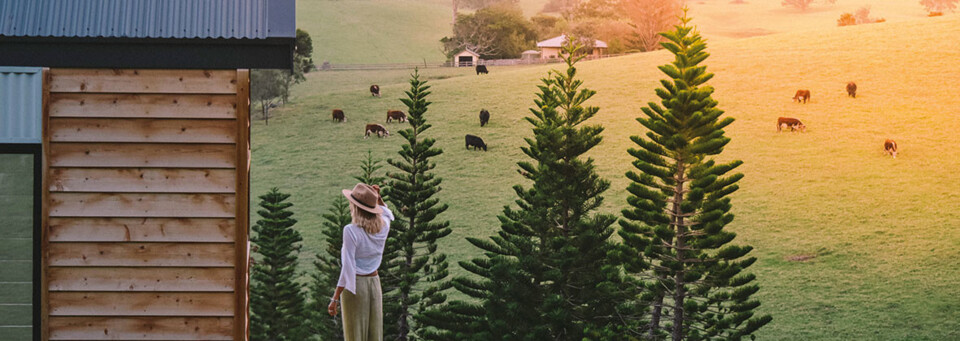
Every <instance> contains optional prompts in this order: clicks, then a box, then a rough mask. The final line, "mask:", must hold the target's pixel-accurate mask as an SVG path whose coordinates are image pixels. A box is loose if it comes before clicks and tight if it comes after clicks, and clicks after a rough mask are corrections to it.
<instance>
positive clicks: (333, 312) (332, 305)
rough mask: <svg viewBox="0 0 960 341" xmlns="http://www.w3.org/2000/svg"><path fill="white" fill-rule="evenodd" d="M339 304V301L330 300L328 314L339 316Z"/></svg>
mask: <svg viewBox="0 0 960 341" xmlns="http://www.w3.org/2000/svg"><path fill="white" fill-rule="evenodd" d="M337 303H340V302H338V301H334V300H330V305H328V306H327V313H328V314H330V316H337Z"/></svg>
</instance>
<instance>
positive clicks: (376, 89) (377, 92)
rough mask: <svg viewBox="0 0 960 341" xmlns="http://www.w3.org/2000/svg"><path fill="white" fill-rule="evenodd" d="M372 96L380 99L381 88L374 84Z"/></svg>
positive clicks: (371, 89) (371, 87)
mask: <svg viewBox="0 0 960 341" xmlns="http://www.w3.org/2000/svg"><path fill="white" fill-rule="evenodd" d="M370 96H373V97H380V86H378V85H376V84H374V85H371V86H370Z"/></svg>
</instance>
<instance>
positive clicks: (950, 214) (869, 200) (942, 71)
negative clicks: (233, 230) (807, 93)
mask: <svg viewBox="0 0 960 341" xmlns="http://www.w3.org/2000/svg"><path fill="white" fill-rule="evenodd" d="M695 20H696V19H695ZM694 24H696V21H694ZM958 34H960V18H957V17H955V16H954V17H942V18H930V19H921V20H915V21H907V22H900V23H884V24H873V25H861V26H854V27H845V28H830V29H824V30H818V31H808V32H797V33H786V34H778V35H770V36H764V37H756V38H748V39H742V40H727V41H720V42H716V43H711V44H710V47H709V48H708V52H710V53H712V57H711V58H710V59H708V60H707V61H706V63H705V64H706V65H707V66H708V71H710V72H714V73H715V74H716V77H715V78H714V79H713V80H712V81H711V82H710V84H711V85H713V86H714V87H715V88H716V89H717V91H716V96H715V97H716V98H717V99H718V100H719V101H720V108H722V109H724V110H726V112H727V115H729V116H731V117H734V118H736V119H737V121H736V122H735V123H734V124H733V125H731V126H730V127H729V128H728V136H730V137H731V138H732V139H733V141H732V142H731V144H730V145H729V146H728V148H727V149H726V152H725V153H724V154H723V158H724V159H741V160H743V161H744V162H745V164H744V165H743V166H742V167H741V168H740V169H739V171H741V172H743V173H744V174H745V175H746V177H745V178H744V180H742V181H741V190H740V191H739V192H737V193H735V195H734V203H733V204H734V212H735V213H736V215H737V218H736V220H735V221H734V222H733V223H732V224H731V226H730V228H731V229H732V230H734V231H736V232H737V233H738V234H739V237H738V239H737V240H736V242H737V243H742V244H749V245H752V246H754V247H755V251H754V255H755V256H757V257H759V261H758V262H757V264H756V265H755V266H754V267H752V268H751V271H752V272H753V273H755V274H756V275H757V276H758V278H759V281H760V285H761V291H760V293H759V294H758V295H757V296H758V298H759V299H760V300H761V301H762V302H763V306H762V307H761V310H762V311H763V312H765V313H771V314H773V316H774V321H773V322H772V323H771V324H770V325H769V326H767V327H765V328H764V329H762V331H761V333H760V336H761V339H764V340H770V339H773V340H855V339H876V340H947V339H960V301H958V300H957V299H956V296H957V293H958V291H957V289H956V283H957V282H960V211H958V210H957V209H958V208H960V192H958V191H957V189H958V188H960V177H956V176H955V172H956V170H957V169H960V150H958V147H960V134H957V131H960V119H958V118H957V112H956V110H957V108H960V96H957V94H956V84H960V65H958V64H957V62H956V61H957V60H960V47H958V46H957V44H956V43H955V42H954V41H953V40H952V38H949V37H956V36H957V35H958ZM669 60H670V56H669V55H668V54H666V53H664V52H662V51H661V52H655V53H648V54H638V55H631V56H626V57H619V58H611V59H605V60H601V61H592V62H585V63H582V64H581V65H580V68H579V69H580V75H581V76H582V77H583V78H584V80H585V86H586V87H588V88H591V89H594V90H597V91H598V94H597V95H596V96H595V97H594V98H593V99H591V100H590V101H589V102H588V104H590V105H595V106H599V107H600V108H601V110H600V113H599V115H598V116H597V117H596V118H595V119H593V120H592V121H591V122H590V123H594V124H602V125H603V126H604V127H606V131H605V132H604V142H603V143H602V144H601V145H600V146H599V147H598V148H597V149H596V150H595V151H594V152H593V153H592V155H593V157H595V158H596V159H597V165H598V167H599V171H600V173H601V175H602V176H604V177H605V178H607V179H609V180H611V182H612V189H611V190H610V191H609V192H608V193H606V199H607V200H606V201H605V205H604V210H606V211H608V212H612V213H616V212H618V211H619V209H620V208H622V207H623V206H624V200H625V191H624V188H625V187H626V184H627V182H626V179H625V178H624V177H623V173H624V172H625V171H627V170H628V169H629V167H630V165H629V162H630V161H631V160H630V157H629V156H628V155H627V153H626V149H627V148H630V147H631V142H630V141H629V136H630V135H638V134H642V133H643V132H644V131H643V129H642V127H641V126H640V125H639V124H638V123H636V122H635V121H634V118H635V117H637V116H638V115H639V113H640V107H641V106H642V105H644V103H646V102H647V101H650V100H653V99H654V94H653V89H654V88H655V87H656V86H658V80H659V79H660V78H662V77H663V75H662V74H660V72H659V70H657V69H656V66H657V65H661V64H664V63H667V62H669ZM552 67H554V66H552V65H548V66H537V67H529V68H491V73H490V74H489V75H485V76H475V75H473V74H471V73H469V71H462V70H453V69H446V70H435V69H433V70H427V71H426V72H425V73H424V74H425V77H428V78H433V77H435V79H434V80H432V81H431V82H430V83H429V84H430V85H431V86H432V89H431V90H432V92H433V94H432V95H431V96H430V100H431V101H433V105H432V106H431V107H430V110H429V112H428V114H427V117H428V120H429V121H430V122H431V123H432V124H433V126H434V127H433V128H432V129H431V130H430V131H428V132H427V135H429V136H431V137H435V138H436V139H437V140H438V145H439V147H441V148H443V149H444V154H443V155H441V156H440V157H439V158H438V159H437V163H438V166H437V168H436V170H437V172H438V173H439V174H440V176H442V177H443V179H444V182H443V185H442V186H443V191H442V192H441V200H443V201H444V202H446V203H448V204H450V209H449V210H448V212H447V213H444V214H443V215H442V216H441V218H443V219H448V220H450V221H451V226H452V227H453V229H454V232H453V234H452V235H451V236H450V237H448V238H447V239H446V240H444V242H443V243H444V244H443V245H442V246H441V252H445V253H448V254H450V255H451V258H452V259H453V260H454V261H458V260H464V259H468V258H470V257H474V256H477V255H478V253H477V249H476V248H474V247H472V246H470V245H469V244H468V243H467V242H466V241H465V240H464V239H463V237H466V236H488V235H490V234H491V233H493V231H495V229H496V228H497V226H498V225H497V219H496V215H497V214H498V213H499V212H500V211H501V210H502V207H503V205H510V204H512V202H513V200H514V197H515V196H514V194H513V193H512V190H511V189H510V187H511V186H512V185H514V184H526V183H525V182H524V181H523V180H522V179H521V178H520V176H519V175H517V173H516V171H515V170H516V166H515V163H516V162H517V161H519V160H521V159H523V156H522V153H521V152H520V150H519V147H520V146H521V144H522V143H523V140H522V139H523V137H526V136H530V135H531V132H530V127H529V125H528V124H527V123H525V122H523V121H522V117H524V116H525V115H527V114H528V113H529V112H528V109H527V108H529V107H530V105H531V104H532V103H533V99H534V93H535V91H536V85H537V84H538V79H539V78H540V77H542V76H543V75H544V74H545V73H546V72H547V70H549V69H550V68H552ZM402 74H403V72H402V71H396V72H352V73H347V72H342V73H341V72H332V73H331V72H327V73H317V74H314V75H312V76H311V80H310V83H308V84H307V86H308V87H309V88H305V89H304V90H301V91H299V92H298V93H300V94H302V97H300V98H298V99H296V103H295V104H293V105H291V106H289V107H287V108H283V109H280V110H277V116H276V118H274V119H272V120H271V121H270V122H271V123H270V125H269V126H264V125H262V123H261V122H259V121H257V122H255V125H254V127H253V141H254V146H253V148H254V150H253V179H252V184H253V193H254V195H257V194H260V193H263V192H264V191H266V190H267V189H268V188H269V187H272V186H279V187H281V188H282V189H284V190H286V191H291V192H293V196H292V200H293V202H294V203H295V204H296V205H297V206H294V210H295V212H296V214H297V219H298V220H299V221H300V223H299V224H298V227H299V228H300V229H301V230H302V231H304V238H305V240H306V244H307V249H308V250H319V248H320V246H321V245H322V241H321V240H320V234H319V233H318V226H319V222H320V214H321V213H322V212H323V211H324V210H325V209H326V208H327V205H328V204H329V203H330V201H331V200H333V199H334V198H335V197H336V196H337V195H338V193H339V190H340V189H342V188H349V187H351V186H352V185H353V179H351V178H350V177H349V176H348V175H349V174H354V173H356V172H357V170H358V166H359V163H360V158H361V155H362V154H364V153H365V152H366V151H367V150H372V151H373V153H374V155H375V156H376V157H379V158H395V157H396V150H397V148H399V143H400V139H399V138H397V137H396V136H392V137H389V138H386V139H367V140H364V139H363V138H362V127H363V124H365V123H367V122H383V116H384V114H385V112H386V110H387V109H389V108H402V104H400V102H399V101H397V100H396V99H397V98H398V97H400V96H402V90H403V89H405V88H406V85H405V84H402V83H399V84H398V83H395V84H389V83H387V82H384V81H385V80H387V79H393V80H395V81H396V80H400V79H402ZM851 80H852V81H856V82H857V84H858V85H859V88H860V90H859V93H858V96H857V98H856V99H850V98H847V97H846V93H845V91H844V85H845V84H846V82H847V81H851ZM376 82H379V83H380V84H381V88H382V91H383V93H384V96H383V98H380V99H375V98H371V97H369V93H367V92H366V86H368V85H369V84H370V83H376ZM390 83H392V82H390ZM311 84H312V85H311ZM340 84H342V86H339V85H340ZM311 86H314V87H311ZM801 88H804V89H809V90H811V92H812V101H811V102H810V103H809V104H806V105H803V104H796V103H793V102H792V101H791V99H790V97H792V95H793V93H794V91H796V90H797V89H801ZM309 89H316V91H310V90H309ZM334 107H338V108H343V109H344V110H345V111H346V112H347V122H346V123H343V124H335V123H332V122H330V119H329V113H330V109H331V108H334ZM481 108H486V109H488V110H489V111H490V112H491V113H492V119H491V124H490V125H488V126H487V127H484V128H480V127H479V124H478V123H477V116H476V115H477V112H478V111H479V110H480V109H481ZM778 116H789V117H797V118H799V119H801V120H803V121H804V122H805V123H806V124H807V127H808V129H807V133H805V134H790V133H783V134H777V133H776V132H775V122H776V118H777V117H778ZM388 128H389V129H390V130H391V131H392V132H394V131H396V130H398V129H401V128H402V126H401V125H400V124H396V123H393V124H389V125H388ZM466 133H471V134H477V135H479V136H482V137H483V138H484V139H485V140H486V141H487V143H488V144H489V145H490V149H489V151H488V152H474V151H467V150H465V149H464V147H463V135H464V134H466ZM886 138H893V139H896V140H897V142H899V144H900V155H899V157H898V158H897V159H892V158H890V157H886V156H884V155H883V153H882V151H881V149H882V143H883V140H884V139H886ZM254 219H256V217H254ZM798 256H803V257H813V258H812V259H810V260H807V261H803V262H797V261H791V260H789V259H792V258H793V257H798ZM803 257H800V258H803ZM310 259H311V257H310V256H309V255H304V257H303V264H304V265H305V266H304V269H307V267H306V264H308V262H309V260H310ZM454 267H455V269H454V271H455V273H456V274H463V271H462V270H460V269H459V267H456V266H454Z"/></svg>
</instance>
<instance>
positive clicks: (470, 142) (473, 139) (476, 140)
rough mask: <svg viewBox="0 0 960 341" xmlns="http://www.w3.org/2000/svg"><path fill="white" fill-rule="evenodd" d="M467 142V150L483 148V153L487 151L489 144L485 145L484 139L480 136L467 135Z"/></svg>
mask: <svg viewBox="0 0 960 341" xmlns="http://www.w3.org/2000/svg"><path fill="white" fill-rule="evenodd" d="M465 140H466V141H467V149H470V147H473V150H477V149H480V148H483V151H487V144H486V143H483V139H481V138H480V137H479V136H473V135H470V134H467V136H466V138H465Z"/></svg>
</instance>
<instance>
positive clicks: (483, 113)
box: [480, 109, 490, 127]
mask: <svg viewBox="0 0 960 341" xmlns="http://www.w3.org/2000/svg"><path fill="white" fill-rule="evenodd" d="M487 122H490V112H489V111H487V109H480V126H481V127H482V126H484V125H486V124H487Z"/></svg>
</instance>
